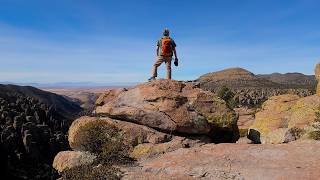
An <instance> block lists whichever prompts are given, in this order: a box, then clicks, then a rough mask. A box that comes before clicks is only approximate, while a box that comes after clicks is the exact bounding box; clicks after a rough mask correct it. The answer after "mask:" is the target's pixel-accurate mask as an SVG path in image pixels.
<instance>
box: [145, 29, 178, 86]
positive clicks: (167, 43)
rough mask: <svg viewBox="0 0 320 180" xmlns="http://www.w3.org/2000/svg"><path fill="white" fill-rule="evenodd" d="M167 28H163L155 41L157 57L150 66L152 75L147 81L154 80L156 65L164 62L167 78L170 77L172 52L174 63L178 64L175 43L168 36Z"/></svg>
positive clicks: (156, 74)
mask: <svg viewBox="0 0 320 180" xmlns="http://www.w3.org/2000/svg"><path fill="white" fill-rule="evenodd" d="M169 34H170V33H169V29H167V28H165V29H164V31H163V37H162V38H161V39H160V40H159V41H158V43H157V58H156V62H155V63H154V65H153V68H152V76H151V78H149V81H151V80H155V79H156V77H157V76H158V73H157V69H158V67H159V66H160V65H161V64H162V63H163V62H165V63H166V67H167V79H171V61H172V55H173V54H174V56H175V58H174V65H175V66H178V57H177V52H176V46H177V45H176V43H175V42H174V40H173V39H172V38H170V37H169Z"/></svg>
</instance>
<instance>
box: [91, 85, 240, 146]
mask: <svg viewBox="0 0 320 180" xmlns="http://www.w3.org/2000/svg"><path fill="white" fill-rule="evenodd" d="M111 99H112V100H111V101H109V102H107V103H105V104H104V105H103V106H98V107H97V108H96V111H95V113H96V114H97V115H100V116H109V117H112V118H115V119H120V120H124V121H130V122H134V123H137V124H142V125H145V126H148V127H151V128H155V129H159V130H161V131H164V132H168V133H169V132H175V133H185V134H190V135H191V134H207V135H209V134H210V135H212V136H213V137H214V136H215V137H217V136H218V135H215V134H221V133H220V132H225V133H224V134H225V135H227V134H228V133H229V137H225V138H227V139H229V140H230V141H232V140H233V141H234V140H236V139H237V138H238V137H237V134H234V133H235V132H237V125H236V122H237V117H236V114H235V112H234V111H232V110H230V109H229V108H228V107H227V106H226V103H225V102H224V101H223V100H222V99H220V98H218V97H217V96H215V95H214V94H213V93H211V92H208V91H203V90H201V89H199V88H197V87H194V86H193V85H192V84H190V83H183V82H179V81H170V80H159V81H152V82H148V83H144V84H140V85H138V86H136V87H134V88H132V89H129V90H127V91H123V92H122V93H120V94H119V95H118V96H117V97H116V98H111Z"/></svg>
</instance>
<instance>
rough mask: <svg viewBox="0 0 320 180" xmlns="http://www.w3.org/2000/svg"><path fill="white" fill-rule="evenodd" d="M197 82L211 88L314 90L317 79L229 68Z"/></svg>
mask: <svg viewBox="0 0 320 180" xmlns="http://www.w3.org/2000/svg"><path fill="white" fill-rule="evenodd" d="M197 81H199V82H200V83H202V85H205V86H210V87H211V88H215V87H220V86H227V87H230V88H277V89H290V88H294V89H296V88H303V89H314V88H315V86H316V79H315V76H313V75H304V74H302V73H286V74H280V73H272V74H258V75H255V74H253V73H252V72H250V71H248V70H246V69H243V68H229V69H225V70H221V71H217V72H211V73H207V74H204V75H202V76H200V77H199V78H198V79H197Z"/></svg>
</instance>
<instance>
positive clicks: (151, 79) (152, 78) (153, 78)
mask: <svg viewBox="0 0 320 180" xmlns="http://www.w3.org/2000/svg"><path fill="white" fill-rule="evenodd" d="M153 80H156V78H155V77H151V78H149V79H148V81H153Z"/></svg>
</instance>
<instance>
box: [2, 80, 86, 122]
mask: <svg viewBox="0 0 320 180" xmlns="http://www.w3.org/2000/svg"><path fill="white" fill-rule="evenodd" d="M11 94H18V95H23V96H28V97H32V98H34V99H37V100H39V101H40V102H42V103H45V104H47V105H48V106H52V107H53V108H55V110H56V111H57V112H59V115H60V116H62V117H61V119H63V118H67V119H69V118H71V117H72V116H74V115H75V114H77V113H79V112H81V111H82V109H81V107H80V106H79V105H78V104H76V103H74V102H72V101H69V100H68V99H66V98H65V97H63V96H60V95H57V94H54V93H51V92H47V91H43V90H40V89H37V88H35V87H32V86H18V85H3V84H0V97H2V98H10V96H9V95H11Z"/></svg>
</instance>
